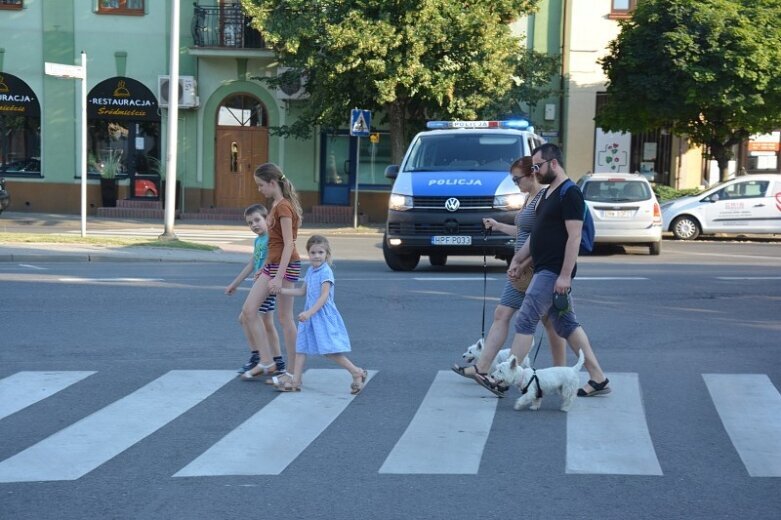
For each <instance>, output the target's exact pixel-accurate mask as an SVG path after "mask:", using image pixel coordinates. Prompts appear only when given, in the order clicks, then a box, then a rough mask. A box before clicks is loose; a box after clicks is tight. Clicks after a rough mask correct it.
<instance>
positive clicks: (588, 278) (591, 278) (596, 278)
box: [575, 276, 648, 282]
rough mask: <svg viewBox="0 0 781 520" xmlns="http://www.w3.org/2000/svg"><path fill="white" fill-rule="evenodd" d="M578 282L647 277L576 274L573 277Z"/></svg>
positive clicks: (627, 279)
mask: <svg viewBox="0 0 781 520" xmlns="http://www.w3.org/2000/svg"><path fill="white" fill-rule="evenodd" d="M575 279H576V280H577V281H579V282H594V281H597V282H601V281H604V280H621V281H632V280H648V278H646V277H644V276H578V277H577V278H575Z"/></svg>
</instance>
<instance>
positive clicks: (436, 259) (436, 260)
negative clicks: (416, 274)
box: [428, 253, 447, 267]
mask: <svg viewBox="0 0 781 520" xmlns="http://www.w3.org/2000/svg"><path fill="white" fill-rule="evenodd" d="M428 261H429V262H430V263H431V265H433V266H437V267H442V266H443V265H445V264H446V263H447V255H444V254H442V253H439V254H435V255H428Z"/></svg>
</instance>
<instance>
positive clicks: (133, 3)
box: [98, 0, 144, 15]
mask: <svg viewBox="0 0 781 520" xmlns="http://www.w3.org/2000/svg"><path fill="white" fill-rule="evenodd" d="M98 13H100V14H129V15H143V14H144V0H98Z"/></svg>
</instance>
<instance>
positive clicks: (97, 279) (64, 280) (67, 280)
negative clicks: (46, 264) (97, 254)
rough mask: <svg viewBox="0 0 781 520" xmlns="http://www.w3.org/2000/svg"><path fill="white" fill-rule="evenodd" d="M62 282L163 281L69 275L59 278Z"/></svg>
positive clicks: (158, 280) (159, 280) (156, 279)
mask: <svg viewBox="0 0 781 520" xmlns="http://www.w3.org/2000/svg"><path fill="white" fill-rule="evenodd" d="M59 281H61V282H73V283H90V282H131V283H145V282H162V281H164V280H163V279H162V278H121V277H120V278H79V277H67V278H59Z"/></svg>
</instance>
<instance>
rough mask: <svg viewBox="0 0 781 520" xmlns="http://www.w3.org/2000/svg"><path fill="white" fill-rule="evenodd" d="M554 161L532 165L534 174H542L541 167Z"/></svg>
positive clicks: (549, 160)
mask: <svg viewBox="0 0 781 520" xmlns="http://www.w3.org/2000/svg"><path fill="white" fill-rule="evenodd" d="M552 160H553V159H548V160H547V161H542V162H541V163H537V164H532V172H534V173H540V167H542V165H543V164H545V163H549V162H551V161H552Z"/></svg>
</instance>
